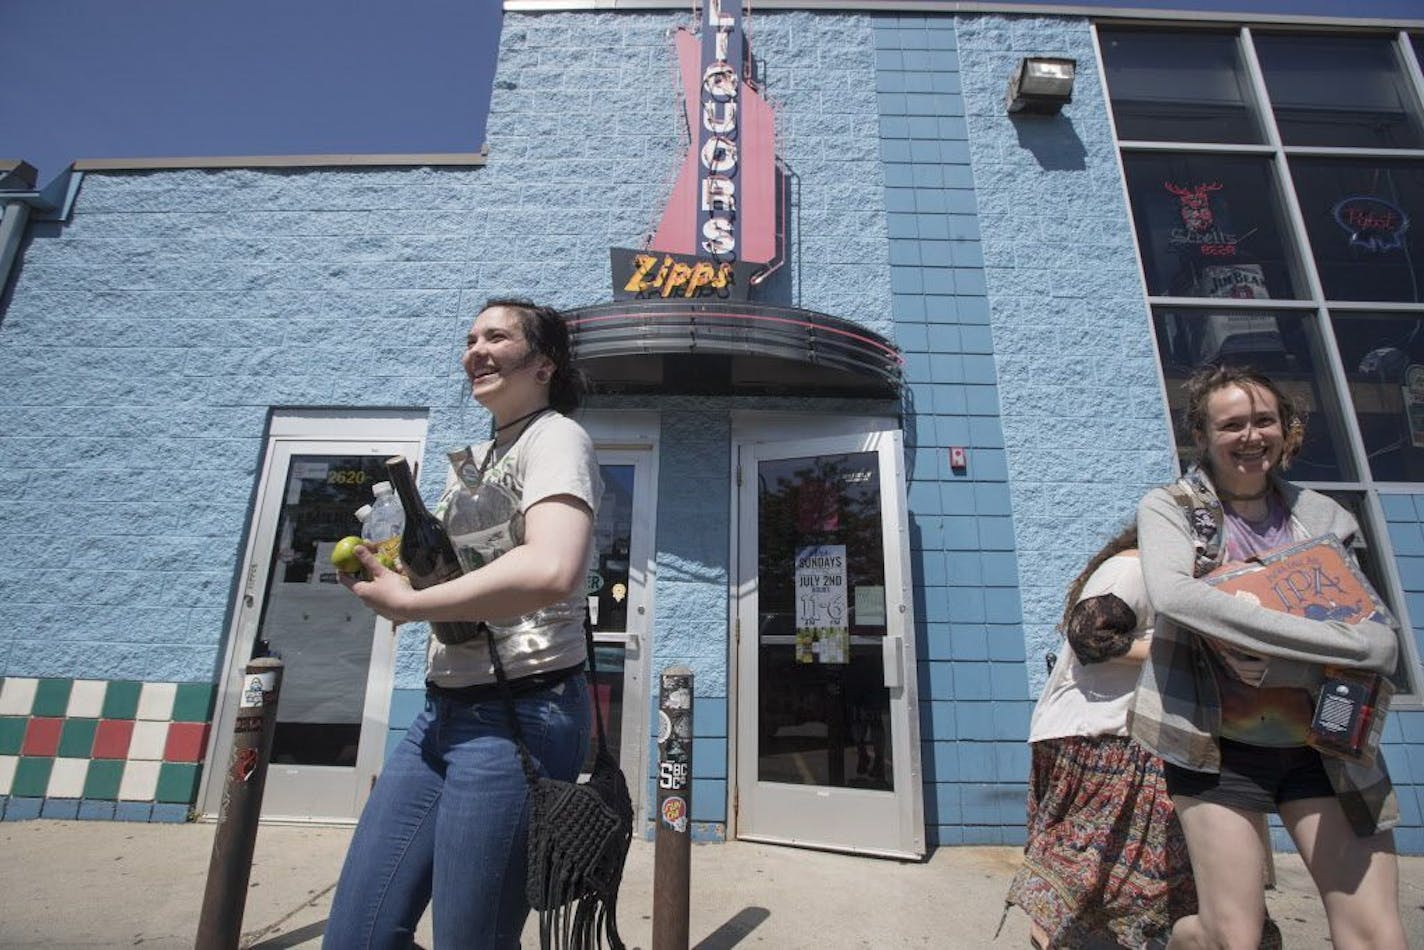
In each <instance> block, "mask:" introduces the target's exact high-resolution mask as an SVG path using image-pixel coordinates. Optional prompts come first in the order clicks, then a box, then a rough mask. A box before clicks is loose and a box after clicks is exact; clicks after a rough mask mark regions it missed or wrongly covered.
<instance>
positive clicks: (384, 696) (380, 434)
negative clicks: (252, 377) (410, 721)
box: [197, 409, 426, 824]
mask: <svg viewBox="0 0 1424 950" xmlns="http://www.w3.org/2000/svg"><path fill="white" fill-rule="evenodd" d="M425 431H426V417H425V414H424V413H423V412H412V411H408V410H406V411H402V410H367V411H361V410H339V409H332V410H320V409H302V410H277V411H274V412H273V414H272V417H271V420H270V423H269V426H268V431H267V444H266V447H265V451H264V453H263V460H262V469H261V471H260V472H259V474H258V480H257V485H256V492H255V497H254V500H253V505H252V509H251V511H250V513H249V526H248V533H247V540H246V544H245V546H244V549H243V560H242V564H243V565H244V567H243V570H242V575H241V577H240V579H239V582H238V585H237V589H236V590H235V591H234V597H235V599H236V603H235V605H234V608H233V611H232V619H231V621H230V623H229V626H228V631H227V635H226V638H225V644H224V648H223V658H222V665H221V666H220V667H219V679H218V683H217V691H216V692H217V695H216V698H215V701H214V706H213V718H212V727H211V729H210V730H209V734H208V742H207V749H206V753H205V756H204V760H203V772H202V779H201V782H200V785H199V795H198V801H197V810H198V812H199V813H200V815H201V816H202V817H203V818H204V819H216V818H217V817H218V815H219V812H220V809H221V805H222V796H223V788H224V784H225V782H226V777H227V764H228V759H229V757H230V755H231V751H232V743H233V726H234V723H235V720H236V715H237V698H238V696H239V695H240V692H241V688H242V673H243V670H244V669H245V667H246V666H247V660H246V657H248V656H250V655H251V653H252V647H253V641H254V639H255V637H256V634H257V624H258V621H259V619H260V618H261V616H262V606H263V599H264V596H265V590H266V585H265V581H266V579H267V573H268V571H270V570H271V563H270V559H271V551H272V543H273V540H274V537H275V534H276V529H277V521H278V515H279V514H280V504H278V503H277V498H276V497H274V496H280V493H281V492H283V491H285V489H286V480H287V479H286V476H287V471H286V465H285V462H286V460H287V459H288V458H289V457H290V455H291V454H300V452H301V451H302V450H305V449H313V450H316V451H330V452H332V453H333V454H335V453H341V454H350V455H364V454H368V453H369V454H372V455H382V456H388V455H393V454H397V453H405V454H407V455H408V457H410V458H413V459H421V458H423V457H424V449H425ZM293 450H296V451H293ZM279 461H280V462H281V463H282V464H281V465H280V468H281V470H280V471H279V470H278V468H279V465H278V463H279ZM274 478H275V479H277V481H276V482H273V481H272V479H274ZM372 636H373V641H372V653H371V661H370V666H369V667H368V670H367V680H366V700H365V704H364V707H363V710H362V716H361V742H360V745H359V748H358V751H357V759H356V764H355V766H354V772H355V774H356V780H355V782H354V786H355V787H354V800H353V802H352V809H351V812H350V815H349V817H343V816H340V815H336V816H322V815H302V814H293V815H264V817H263V820H264V821H294V822H321V823H333V824H347V823H351V822H354V821H355V820H356V818H357V816H359V815H360V814H361V809H362V807H364V805H365V803H366V799H367V797H368V796H369V795H370V790H371V784H372V782H371V781H363V780H361V779H363V778H364V777H365V776H367V775H369V776H371V778H372V779H374V777H375V775H376V774H377V773H379V771H380V768H381V765H382V763H383V762H384V760H385V749H386V731H387V728H388V725H389V721H390V703H391V691H392V688H393V686H394V673H395V637H394V631H393V628H392V625H391V623H390V622H389V621H387V620H383V619H381V618H379V617H377V618H376V623H375V626H374V628H373V633H372ZM239 658H241V660H240V661H239ZM278 708H279V709H280V708H281V699H280V697H279V699H278ZM302 768H303V769H304V770H307V771H309V772H310V773H311V777H312V780H313V781H320V780H321V778H322V775H321V774H320V773H331V774H330V776H329V777H330V778H331V779H337V778H338V774H339V775H340V776H345V775H347V774H349V773H351V772H352V771H353V770H352V769H347V768H335V767H324V766H303V767H302ZM270 776H271V772H270V771H269V782H270V781H271V778H270ZM265 808H266V803H265V802H264V809H265Z"/></svg>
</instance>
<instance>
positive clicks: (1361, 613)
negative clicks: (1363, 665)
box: [1203, 534, 1394, 764]
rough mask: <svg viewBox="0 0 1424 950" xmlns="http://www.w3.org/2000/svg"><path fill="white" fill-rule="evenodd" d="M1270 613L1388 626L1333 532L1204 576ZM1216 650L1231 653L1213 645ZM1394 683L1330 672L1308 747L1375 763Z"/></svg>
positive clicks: (1381, 606)
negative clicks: (1268, 610)
mask: <svg viewBox="0 0 1424 950" xmlns="http://www.w3.org/2000/svg"><path fill="white" fill-rule="evenodd" d="M1203 579H1204V580H1205V581H1206V582H1207V583H1208V584H1211V585H1212V586H1213V587H1216V588H1218V589H1220V590H1223V591H1226V592H1227V593H1231V594H1235V595H1236V596H1238V597H1246V598H1249V599H1250V600H1252V601H1253V602H1255V603H1257V604H1260V605H1261V606H1262V607H1267V608H1269V609H1271V610H1280V611H1283V612H1285V613H1289V614H1295V615H1296V616H1298V617H1305V618H1308V619H1310V620H1339V621H1342V622H1344V623H1349V624H1354V623H1359V622H1360V621H1362V620H1373V621H1376V622H1378V623H1386V624H1387V623H1389V622H1390V621H1389V612H1388V611H1387V610H1386V609H1385V606H1384V603H1383V602H1382V601H1381V600H1380V597H1379V595H1378V594H1377V593H1375V589H1374V588H1373V587H1371V586H1370V582H1369V581H1368V580H1366V579H1365V576H1364V575H1363V574H1362V573H1360V570H1359V568H1358V567H1356V566H1355V562H1354V561H1353V560H1352V559H1351V558H1350V556H1349V555H1348V554H1347V553H1346V552H1345V549H1344V547H1343V546H1342V545H1341V544H1340V541H1339V539H1338V538H1336V537H1335V536H1334V535H1333V534H1327V535H1324V536H1322V537H1318V538H1312V539H1310V540H1309V541H1301V542H1297V543H1294V544H1289V545H1285V546H1283V547H1279V548H1275V549H1273V550H1270V551H1267V552H1265V553H1264V554H1261V555H1259V556H1258V557H1256V558H1253V559H1252V560H1251V561H1249V562H1247V563H1245V564H1231V565H1227V566H1226V567H1222V568H1219V569H1217V570H1215V571H1212V572H1211V573H1210V574H1208V575H1206V577H1205V578H1203ZM1206 642H1207V643H1208V644H1210V645H1211V646H1212V647H1213V648H1214V649H1216V650H1218V651H1220V650H1229V649H1231V648H1230V647H1225V646H1223V645H1221V644H1218V643H1215V642H1213V641H1211V640H1209V639H1208V640H1206ZM1393 695H1394V684H1393V683H1391V682H1390V680H1389V679H1388V678H1386V677H1383V676H1380V675H1378V674H1375V673H1367V672H1365V671H1362V670H1348V669H1341V668H1337V667H1326V668H1325V682H1324V684H1323V685H1322V686H1321V689H1320V696H1319V698H1318V700H1317V702H1316V708H1315V716H1314V718H1313V719H1312V721H1311V724H1310V732H1309V735H1308V738H1307V740H1306V741H1307V743H1308V744H1309V745H1311V746H1313V747H1314V748H1316V749H1317V750H1319V751H1320V752H1323V753H1326V754H1328V755H1334V756H1338V757H1340V758H1344V759H1349V760H1351V761H1355V762H1361V763H1364V764H1368V763H1371V762H1373V761H1374V759H1375V755H1376V754H1377V752H1378V750H1379V738H1380V733H1381V732H1382V731H1383V729H1384V718H1385V713H1386V712H1387V711H1388V709H1389V701H1390V698H1391V697H1392V696H1393Z"/></svg>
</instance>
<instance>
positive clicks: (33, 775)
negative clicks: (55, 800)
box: [10, 755, 54, 798]
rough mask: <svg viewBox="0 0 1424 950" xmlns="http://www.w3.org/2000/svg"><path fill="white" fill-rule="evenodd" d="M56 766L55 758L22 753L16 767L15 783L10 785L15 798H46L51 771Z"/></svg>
mask: <svg viewBox="0 0 1424 950" xmlns="http://www.w3.org/2000/svg"><path fill="white" fill-rule="evenodd" d="M53 768H54V759H52V758H50V757H49V756H44V757H43V758H41V757H38V756H29V755H22V756H20V764H19V766H17V767H16V769H15V784H14V785H12V786H11V787H10V795H11V796H12V797H14V798H44V795H45V792H46V791H48V790H49V773H50V770H51V769H53Z"/></svg>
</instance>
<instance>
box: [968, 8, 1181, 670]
mask: <svg viewBox="0 0 1424 950" xmlns="http://www.w3.org/2000/svg"><path fill="white" fill-rule="evenodd" d="M957 24H958V34H959V63H960V75H961V81H962V83H963V89H964V107H965V119H966V122H967V125H968V135H969V153H970V163H971V166H972V168H973V172H974V183H975V189H976V190H975V194H976V196H977V198H978V208H979V226H980V228H981V229H982V232H983V242H982V244H983V255H984V274H985V280H986V283H987V286H988V291H989V301H990V308H989V309H990V328H991V330H992V335H993V346H994V363H995V367H996V369H997V372H998V380H999V398H1000V403H1001V405H1002V411H1003V412H1002V426H1003V438H1004V446H1005V452H1006V456H1007V463H1008V470H1009V484H1010V487H1011V490H1012V498H1013V512H1014V531H1015V541H1016V544H1017V551H1018V558H1019V566H1020V572H1019V575H1020V576H1019V580H1020V585H1019V589H1020V593H1021V596H1022V601H1023V622H1024V631H1025V637H1026V645H1027V653H1028V656H1029V664H1028V672H1029V677H1030V680H1031V684H1032V687H1033V693H1034V694H1035V695H1036V694H1037V691H1038V688H1039V687H1040V686H1041V684H1042V682H1043V679H1044V676H1045V666H1044V664H1043V662H1042V657H1043V654H1044V653H1045V652H1046V651H1048V650H1050V649H1053V648H1054V646H1055V642H1056V640H1057V635H1056V633H1055V631H1054V624H1055V623H1056V622H1057V620H1058V618H1059V616H1060V614H1061V612H1062V598H1063V591H1064V590H1065V589H1066V587H1067V584H1068V582H1069V580H1070V579H1071V578H1072V577H1074V576H1075V575H1076V574H1077V573H1078V571H1079V570H1081V569H1082V565H1083V563H1084V561H1085V560H1086V559H1087V557H1088V556H1089V555H1091V554H1092V552H1094V551H1096V550H1097V549H1098V548H1099V547H1100V546H1101V545H1102V543H1103V542H1104V541H1106V540H1107V539H1108V538H1109V537H1110V536H1111V535H1112V534H1113V533H1115V531H1116V529H1117V528H1118V527H1120V526H1121V525H1123V524H1126V523H1127V522H1128V521H1129V520H1130V519H1131V518H1132V517H1133V515H1134V513H1135V511H1136V506H1137V501H1138V499H1139V498H1141V497H1142V495H1143V494H1144V493H1145V492H1146V490H1147V489H1148V488H1150V487H1152V486H1153V485H1157V484H1160V483H1161V482H1163V481H1165V480H1166V479H1168V478H1171V477H1172V476H1173V474H1174V469H1173V464H1172V455H1171V452H1170V447H1169V444H1168V438H1169V436H1168V427H1167V418H1166V414H1165V411H1164V405H1163V399H1162V391H1161V384H1160V383H1159V381H1158V375H1157V368H1156V357H1155V354H1154V350H1153V342H1152V334H1151V330H1150V324H1149V318H1148V310H1147V305H1146V301H1145V299H1144V297H1143V294H1142V287H1141V280H1140V278H1139V276H1138V271H1137V262H1136V257H1135V255H1134V252H1133V244H1132V233H1131V230H1130V228H1129V226H1128V218H1127V207H1126V202H1125V199H1124V196H1123V191H1122V181H1121V176H1120V174H1119V172H1118V165H1117V159H1116V155H1115V149H1114V146H1113V141H1112V130H1111V127H1110V126H1109V123H1108V114H1107V104H1106V102H1105V101H1104V98H1103V94H1102V85H1101V78H1100V76H1099V73H1098V66H1097V62H1096V57H1095V55H1094V51H1093V44H1092V36H1091V32H1090V29H1089V25H1088V22H1087V21H1086V20H1083V19H1067V18H1055V17H1028V16H1025V17H1004V16H961V17H958V19H957ZM1031 54H1054V55H1066V56H1070V57H1073V58H1075V59H1077V61H1078V74H1077V78H1076V81H1075V82H1074V84H1073V102H1072V103H1071V104H1070V105H1068V106H1067V107H1065V108H1064V110H1063V114H1062V115H1061V116H1059V117H1055V118H1043V117H1025V118H1010V117H1009V116H1008V115H1006V114H1005V111H1004V90H1005V88H1006V85H1007V82H1008V77H1009V74H1010V73H1011V72H1012V71H1013V68H1014V66H1015V65H1016V64H1017V63H1018V62H1019V60H1020V59H1021V58H1022V57H1023V56H1027V55H1031Z"/></svg>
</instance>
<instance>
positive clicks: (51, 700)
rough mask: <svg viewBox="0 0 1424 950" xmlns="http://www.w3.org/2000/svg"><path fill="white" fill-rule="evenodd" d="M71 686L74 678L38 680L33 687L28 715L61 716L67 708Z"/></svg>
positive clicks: (72, 686)
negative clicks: (32, 699) (32, 696)
mask: <svg viewBox="0 0 1424 950" xmlns="http://www.w3.org/2000/svg"><path fill="white" fill-rule="evenodd" d="M73 688H74V680H40V682H39V685H38V686H36V687H35V702H34V705H33V706H31V707H30V709H31V712H30V715H32V716H63V715H64V713H65V711H66V710H67V709H68V708H69V691H70V690H71V689H73Z"/></svg>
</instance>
